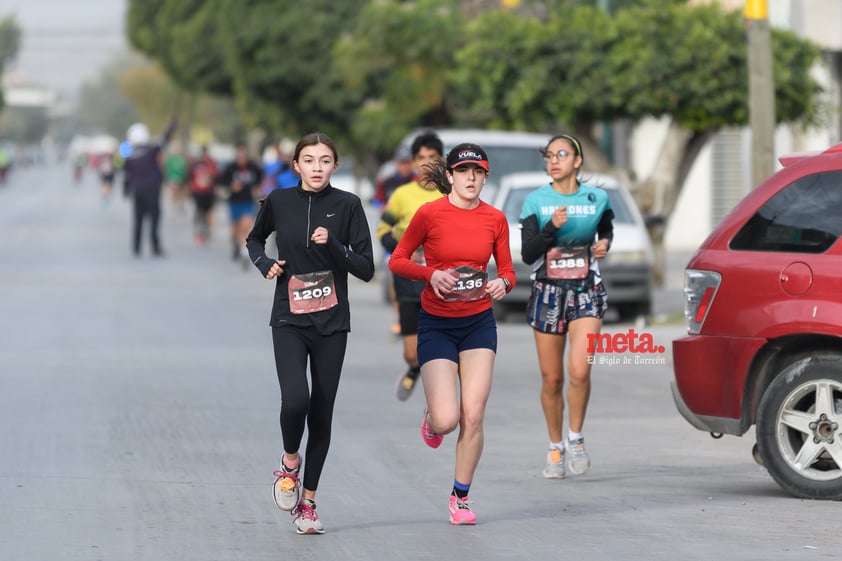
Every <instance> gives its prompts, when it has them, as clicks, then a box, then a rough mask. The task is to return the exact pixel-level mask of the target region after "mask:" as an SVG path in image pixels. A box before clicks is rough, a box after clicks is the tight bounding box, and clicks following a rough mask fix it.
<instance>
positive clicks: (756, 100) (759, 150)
mask: <svg viewBox="0 0 842 561" xmlns="http://www.w3.org/2000/svg"><path fill="white" fill-rule="evenodd" d="M766 2H767V0H746V5H745V19H746V39H747V42H748V59H747V60H748V91H749V95H748V102H749V125H750V128H751V181H752V186H753V187H757V186H758V185H760V183H762V182H763V181H764V180H766V178H768V177H769V176H770V175H772V174H773V173H774V171H775V159H774V157H775V156H774V152H775V120H776V119H775V77H774V75H773V70H772V32H771V30H770V28H769V15H768V6H767V3H766Z"/></svg>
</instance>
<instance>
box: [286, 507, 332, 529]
mask: <svg viewBox="0 0 842 561" xmlns="http://www.w3.org/2000/svg"><path fill="white" fill-rule="evenodd" d="M292 515H293V516H295V518H294V519H293V523H295V531H296V532H298V533H299V534H324V533H325V527H324V526H322V523H321V522H320V521H319V515H318V514H317V513H316V503H314V502H313V501H311V500H310V499H304V500H303V501H301V502H300V503H298V506H297V507H295V510H293V511H292Z"/></svg>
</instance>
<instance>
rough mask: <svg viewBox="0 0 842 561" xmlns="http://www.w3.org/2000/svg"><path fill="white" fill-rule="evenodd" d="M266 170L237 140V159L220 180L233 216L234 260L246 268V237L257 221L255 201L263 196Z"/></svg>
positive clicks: (226, 168)
mask: <svg viewBox="0 0 842 561" xmlns="http://www.w3.org/2000/svg"><path fill="white" fill-rule="evenodd" d="M262 180H263V172H262V171H261V170H260V166H258V165H257V163H255V162H254V161H253V160H251V159H250V158H249V154H248V147H247V146H246V145H245V144H244V143H238V144H237V148H236V155H235V157H234V161H233V162H231V163H230V164H228V165H227V166H226V167H225V169H224V170H223V172H222V179H221V183H222V185H223V186H224V187H225V189H226V190H227V191H228V209H229V212H230V219H231V246H232V255H231V257H232V259H233V260H234V261H235V262H239V263H241V264H242V265H243V267H244V268H245V267H247V266H248V262H249V261H248V257H247V256H246V253H245V244H246V236H248V233H249V231H251V227H252V225H253V224H254V215H255V213H256V212H257V204H256V201H257V200H258V199H259V198H260V195H261V191H260V185H261V181H262Z"/></svg>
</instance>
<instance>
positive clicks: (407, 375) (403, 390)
mask: <svg viewBox="0 0 842 561" xmlns="http://www.w3.org/2000/svg"><path fill="white" fill-rule="evenodd" d="M417 382H418V377H417V376H416V377H415V378H413V377H412V373H411V371H409V370H407V371H406V372H404V373H403V374H401V377H400V378H398V399H399V400H401V401H406V400H407V399H409V396H410V395H412V390H414V389H415V384H416V383H417Z"/></svg>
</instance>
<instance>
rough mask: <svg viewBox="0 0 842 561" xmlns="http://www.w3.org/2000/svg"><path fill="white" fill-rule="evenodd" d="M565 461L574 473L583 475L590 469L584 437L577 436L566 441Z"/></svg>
mask: <svg viewBox="0 0 842 561" xmlns="http://www.w3.org/2000/svg"><path fill="white" fill-rule="evenodd" d="M566 447H567V463H568V467H569V468H570V471H572V472H573V473H575V474H576V475H584V474H586V473H588V470H589V469H591V459H590V458H589V457H588V453H587V452H585V439H584V438H583V437H581V436H580V437H579V438H577V439H576V440H574V441H573V442H570V441H569V440H568V441H567V444H566Z"/></svg>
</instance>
